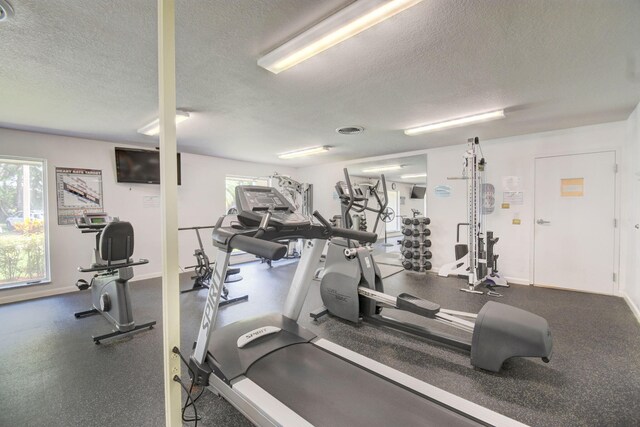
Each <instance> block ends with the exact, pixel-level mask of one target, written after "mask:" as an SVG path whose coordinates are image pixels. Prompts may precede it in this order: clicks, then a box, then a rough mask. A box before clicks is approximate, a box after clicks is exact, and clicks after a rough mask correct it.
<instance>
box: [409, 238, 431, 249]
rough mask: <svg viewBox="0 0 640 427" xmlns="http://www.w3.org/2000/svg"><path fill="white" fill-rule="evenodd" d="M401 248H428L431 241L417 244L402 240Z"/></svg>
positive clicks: (412, 241)
mask: <svg viewBox="0 0 640 427" xmlns="http://www.w3.org/2000/svg"><path fill="white" fill-rule="evenodd" d="M402 246H404V247H405V248H422V247H425V248H430V247H431V240H429V239H426V240H425V241H424V242H419V241H417V240H411V239H404V240H402Z"/></svg>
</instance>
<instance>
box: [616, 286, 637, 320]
mask: <svg viewBox="0 0 640 427" xmlns="http://www.w3.org/2000/svg"><path fill="white" fill-rule="evenodd" d="M620 296H622V298H623V299H624V300H625V301H626V302H627V305H628V306H629V308H630V309H631V312H632V313H633V315H634V316H636V320H637V321H638V323H640V309H638V306H637V305H635V304H634V303H633V301H632V300H631V298H629V295H627V293H626V292H624V291H622V292H620Z"/></svg>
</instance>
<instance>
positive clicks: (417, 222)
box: [402, 216, 431, 225]
mask: <svg viewBox="0 0 640 427" xmlns="http://www.w3.org/2000/svg"><path fill="white" fill-rule="evenodd" d="M402 223H403V224H404V225H420V224H425V225H429V224H431V219H430V218H427V217H423V216H420V217H417V218H405V219H403V220H402Z"/></svg>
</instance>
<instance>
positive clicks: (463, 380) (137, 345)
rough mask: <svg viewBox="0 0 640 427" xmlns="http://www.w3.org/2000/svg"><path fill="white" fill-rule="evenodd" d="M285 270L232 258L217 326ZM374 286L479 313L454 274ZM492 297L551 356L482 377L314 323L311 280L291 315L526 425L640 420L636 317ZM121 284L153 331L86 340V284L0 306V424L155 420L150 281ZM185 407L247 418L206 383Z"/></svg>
mask: <svg viewBox="0 0 640 427" xmlns="http://www.w3.org/2000/svg"><path fill="white" fill-rule="evenodd" d="M294 268H295V263H292V262H279V263H275V264H274V267H273V268H272V269H269V268H268V267H267V266H266V265H264V264H262V265H261V264H257V263H254V264H249V265H244V266H242V275H243V276H244V280H243V281H241V282H238V283H233V284H230V285H229V287H230V289H231V294H232V295H238V294H242V293H248V294H249V295H250V297H249V302H245V303H240V304H236V305H233V306H229V307H225V308H223V309H221V311H220V316H219V319H218V324H219V325H221V324H222V325H223V324H226V323H229V322H232V321H235V320H238V319H241V318H244V317H246V316H250V315H256V314H260V313H267V312H273V311H278V310H280V309H281V306H282V305H283V302H284V298H285V296H286V291H287V289H288V285H289V282H290V279H291V278H292V275H293V271H294ZM183 282H184V283H183V286H184V287H185V288H186V287H188V286H189V284H190V283H189V278H188V277H187V276H184V277H183ZM385 283H386V286H387V291H388V292H389V293H390V294H398V293H400V292H402V291H408V292H411V293H413V294H415V295H417V296H422V297H425V298H429V299H432V300H434V301H437V302H439V303H440V304H441V305H442V306H444V307H447V308H451V309H456V310H464V311H477V310H479V309H480V307H481V306H482V305H483V304H484V303H485V302H486V301H487V300H488V297H486V296H480V295H469V294H464V293H461V292H460V291H459V290H458V289H459V287H460V286H461V285H462V284H463V283H462V281H460V280H458V279H441V278H438V277H437V276H435V275H431V274H429V275H425V274H417V273H404V272H403V273H399V274H396V275H393V276H391V277H390V278H388V279H387V280H386V282H385ZM503 293H504V297H503V298H501V299H500V300H499V301H500V302H504V303H508V304H512V305H514V306H517V307H521V308H523V309H526V310H530V311H532V312H534V313H537V314H539V315H541V316H543V317H545V318H546V319H547V320H548V321H549V323H550V325H551V328H552V332H553V335H554V354H553V357H552V359H551V362H550V363H549V364H544V363H543V362H542V361H540V360H523V359H512V360H510V361H508V362H507V363H506V364H505V366H504V367H503V371H502V372H501V373H499V374H493V373H487V372H483V371H479V370H476V369H474V368H473V367H471V366H470V364H469V360H468V356H467V355H465V354H464V353H461V352H458V351H456V350H453V349H450V348H446V347H441V346H438V345H432V344H429V343H426V342H425V341H423V340H420V339H418V338H413V337H411V336H407V335H403V334H400V333H396V332H388V331H385V330H380V329H377V328H375V327H373V326H369V325H366V324H365V325H362V326H359V327H353V326H351V325H349V324H346V323H344V322H342V321H339V320H336V319H335V318H325V319H324V320H322V321H321V322H319V323H316V324H313V323H311V322H310V321H309V319H308V316H307V313H308V312H309V311H311V310H312V309H314V308H317V307H318V306H319V305H320V302H319V295H318V283H317V282H314V285H313V286H312V289H311V291H310V295H309V297H308V298H307V303H306V304H305V307H304V310H303V315H302V316H301V322H302V323H303V324H305V325H306V326H308V327H309V328H310V329H311V330H312V331H314V332H315V333H317V334H318V335H320V336H322V337H326V338H329V339H331V340H332V341H335V342H336V343H338V344H340V345H343V346H345V347H348V348H351V349H353V350H355V351H358V352H360V353H362V354H364V355H366V356H369V357H371V358H373V359H375V360H378V361H381V362H383V363H386V364H388V365H390V366H392V367H394V368H396V369H399V370H400V371H403V372H405V373H408V374H410V375H413V376H415V377H417V378H420V379H422V380H424V381H427V382H429V383H431V384H433V385H435V386H437V387H440V388H442V389H444V390H447V391H449V392H452V393H455V394H457V395H459V396H462V397H464V398H466V399H469V400H471V401H473V402H476V403H478V404H480V405H483V406H486V407H488V408H490V409H493V410H495V411H498V412H500V413H502V414H505V415H507V416H510V417H512V418H515V419H517V420H519V421H521V422H524V423H527V424H531V425H538V426H567V425H593V426H614V425H615V426H623V425H624V426H630V425H640V409H638V408H639V403H640V326H639V325H638V323H637V321H636V320H635V318H634V317H633V315H632V313H631V311H630V310H629V308H628V307H627V305H626V304H625V302H624V301H623V300H622V299H620V298H615V297H606V296H596V295H589V294H581V293H573V292H565V291H559V290H550V289H541V288H533V287H525V286H513V287H512V288H510V289H506V290H504V292H503ZM132 294H133V298H134V304H135V308H134V310H135V312H134V314H135V316H136V319H137V321H138V322H142V321H145V320H150V319H156V320H158V325H157V328H156V329H153V330H151V331H145V332H141V333H138V334H135V335H134V336H132V337H127V338H122V339H119V340H115V341H112V342H110V343H107V342H105V343H103V344H102V345H99V346H98V345H94V344H93V342H92V340H91V338H90V336H91V335H92V334H95V333H98V332H103V331H108V330H109V327H108V325H107V323H106V320H104V319H103V318H102V317H101V316H95V317H91V318H86V319H80V320H77V319H75V318H74V317H73V312H75V311H80V310H83V309H85V308H87V306H88V304H89V297H90V294H89V293H88V292H77V293H72V294H67V295H63V296H56V297H51V298H44V299H40V300H34V301H28V302H23V303H16V304H11V305H5V306H0V325H2V327H1V328H0V343H1V344H0V361H1V364H0V426H159V425H163V423H164V406H163V405H164V404H163V383H162V356H161V341H162V330H161V328H162V322H161V313H162V310H161V290H160V280H159V279H154V280H146V281H141V282H137V283H134V284H132ZM180 299H181V304H182V305H181V306H182V349H183V351H184V352H185V353H187V354H188V353H189V349H190V348H191V345H192V343H193V340H194V337H195V332H196V327H197V326H196V325H197V324H198V322H199V320H200V316H201V313H202V307H203V304H204V300H205V292H203V291H201V292H197V293H188V294H184V295H181V297H180ZM412 320H414V321H417V322H420V321H422V319H419V318H418V319H412ZM427 322H428V321H427ZM363 393H375V390H363ZM197 407H198V414H199V415H200V416H201V417H202V421H201V422H200V424H199V425H202V426H214V425H216V426H245V425H249V423H248V422H247V421H246V420H245V419H244V418H243V417H242V416H241V415H240V414H239V413H238V412H237V411H236V410H235V409H234V408H233V407H231V406H230V405H229V404H227V403H226V402H225V401H223V400H222V399H220V398H218V397H216V396H214V395H212V394H211V393H209V392H208V391H206V392H205V393H204V395H203V396H202V398H201V399H200V400H199V401H198V404H197ZM425 425H429V420H425Z"/></svg>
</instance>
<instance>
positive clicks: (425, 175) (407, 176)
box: [400, 173, 427, 179]
mask: <svg viewBox="0 0 640 427" xmlns="http://www.w3.org/2000/svg"><path fill="white" fill-rule="evenodd" d="M426 177H427V174H426V173H412V174H408V175H400V178H401V179H409V178H426Z"/></svg>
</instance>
